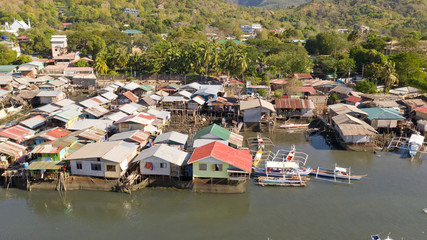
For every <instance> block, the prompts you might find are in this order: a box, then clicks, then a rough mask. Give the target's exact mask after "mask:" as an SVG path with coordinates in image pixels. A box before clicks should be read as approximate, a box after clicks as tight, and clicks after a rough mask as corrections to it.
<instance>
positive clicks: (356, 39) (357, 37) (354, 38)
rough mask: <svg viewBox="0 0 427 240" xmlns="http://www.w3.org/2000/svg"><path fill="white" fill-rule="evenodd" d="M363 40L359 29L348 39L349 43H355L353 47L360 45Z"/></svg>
mask: <svg viewBox="0 0 427 240" xmlns="http://www.w3.org/2000/svg"><path fill="white" fill-rule="evenodd" d="M361 39H362V35H361V34H360V31H359V30H358V29H354V30H353V31H352V32H351V33H350V34H349V35H348V37H347V40H348V41H349V42H353V45H354V46H355V45H358V44H359V42H360V40H361Z"/></svg>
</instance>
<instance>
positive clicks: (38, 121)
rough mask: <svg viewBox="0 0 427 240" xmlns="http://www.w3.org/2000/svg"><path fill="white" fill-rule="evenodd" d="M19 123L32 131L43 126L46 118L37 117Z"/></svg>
mask: <svg viewBox="0 0 427 240" xmlns="http://www.w3.org/2000/svg"><path fill="white" fill-rule="evenodd" d="M19 123H20V124H22V125H24V126H26V127H29V128H31V129H34V128H38V127H40V126H42V125H43V124H45V123H46V118H44V117H42V116H40V115H37V116H34V117H32V118H28V119H25V120H23V121H21V122H19Z"/></svg>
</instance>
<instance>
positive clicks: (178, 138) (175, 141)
mask: <svg viewBox="0 0 427 240" xmlns="http://www.w3.org/2000/svg"><path fill="white" fill-rule="evenodd" d="M187 140H188V135H187V134H183V133H179V132H175V131H171V132H166V133H163V134H160V135H158V136H157V137H156V139H155V140H154V144H166V145H168V146H171V147H175V148H179V149H184V148H185V145H186V144H187Z"/></svg>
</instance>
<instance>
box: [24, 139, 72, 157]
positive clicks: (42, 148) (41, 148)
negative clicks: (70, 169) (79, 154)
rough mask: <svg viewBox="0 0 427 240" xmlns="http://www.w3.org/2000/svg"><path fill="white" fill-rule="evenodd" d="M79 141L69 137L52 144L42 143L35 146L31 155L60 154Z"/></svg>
mask: <svg viewBox="0 0 427 240" xmlns="http://www.w3.org/2000/svg"><path fill="white" fill-rule="evenodd" d="M77 140H78V139H77V138H76V137H74V136H71V135H67V136H65V137H62V138H58V139H57V140H54V141H51V142H45V143H41V144H39V145H37V146H35V147H34V149H33V151H31V153H59V152H61V150H62V149H64V148H66V147H70V146H71V145H72V144H73V143H76V142H77Z"/></svg>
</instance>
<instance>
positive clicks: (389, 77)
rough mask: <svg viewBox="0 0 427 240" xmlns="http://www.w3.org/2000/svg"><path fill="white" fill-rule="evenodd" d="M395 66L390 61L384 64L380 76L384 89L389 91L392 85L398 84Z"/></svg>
mask: <svg viewBox="0 0 427 240" xmlns="http://www.w3.org/2000/svg"><path fill="white" fill-rule="evenodd" d="M395 66H396V65H395V63H394V62H392V61H390V60H387V61H386V62H385V63H384V66H383V72H382V74H383V80H384V85H385V87H386V89H390V88H391V87H392V86H393V85H394V84H397V83H398V82H399V78H398V77H397V73H396V68H395Z"/></svg>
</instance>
